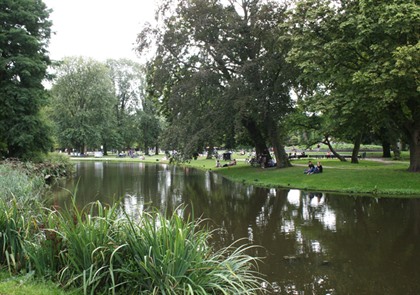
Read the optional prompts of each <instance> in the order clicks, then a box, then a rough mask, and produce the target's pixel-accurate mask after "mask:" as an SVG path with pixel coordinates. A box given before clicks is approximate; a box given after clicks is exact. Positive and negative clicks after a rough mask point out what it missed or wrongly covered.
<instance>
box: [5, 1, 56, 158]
mask: <svg viewBox="0 0 420 295" xmlns="http://www.w3.org/2000/svg"><path fill="white" fill-rule="evenodd" d="M48 17H49V10H48V9H47V7H46V6H45V4H44V3H43V2H42V1H41V0H2V1H1V2H0V23H1V27H0V152H1V153H3V154H4V155H5V156H7V157H21V158H31V157H33V156H35V155H36V154H37V153H38V152H47V151H48V150H49V149H50V148H51V140H50V138H49V129H48V128H47V126H46V124H45V122H44V120H43V119H42V118H41V116H40V113H39V112H40V109H41V108H42V106H43V105H44V104H45V103H46V101H47V93H46V90H45V89H44V87H43V85H42V81H43V80H44V79H45V78H46V73H47V72H46V71H47V67H48V65H49V64H50V60H49V57H48V51H47V45H48V40H49V39H50V34H51V31H50V28H51V22H50V21H49V20H48Z"/></svg>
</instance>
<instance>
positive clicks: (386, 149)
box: [382, 141, 391, 158]
mask: <svg viewBox="0 0 420 295" xmlns="http://www.w3.org/2000/svg"><path fill="white" fill-rule="evenodd" d="M382 158H391V144H390V143H389V142H387V141H383V142H382Z"/></svg>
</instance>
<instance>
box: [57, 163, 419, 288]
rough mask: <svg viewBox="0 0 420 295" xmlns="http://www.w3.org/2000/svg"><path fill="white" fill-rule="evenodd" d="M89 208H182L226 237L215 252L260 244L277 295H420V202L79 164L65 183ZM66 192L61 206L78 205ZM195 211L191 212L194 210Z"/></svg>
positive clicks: (217, 240) (218, 237)
mask: <svg viewBox="0 0 420 295" xmlns="http://www.w3.org/2000/svg"><path fill="white" fill-rule="evenodd" d="M76 185H77V202H78V204H79V205H81V206H82V205H84V204H87V203H89V202H92V201H95V200H98V199H99V200H100V201H101V202H103V203H112V202H114V201H115V200H117V199H119V198H121V197H122V198H123V199H122V200H123V201H122V204H123V206H124V207H125V209H126V211H127V212H129V213H130V214H134V215H136V214H140V212H141V211H142V210H147V209H148V208H152V207H154V208H158V210H160V211H161V212H166V213H169V214H170V213H171V212H173V211H174V210H180V207H179V206H180V205H182V204H185V205H188V207H187V208H190V211H191V208H193V211H194V216H196V217H203V218H208V219H209V220H211V224H212V225H213V227H214V228H217V229H218V230H217V231H216V232H215V234H214V240H213V241H212V243H214V246H215V247H222V246H227V245H230V244H231V243H232V242H233V241H236V240H238V239H245V241H246V242H248V243H252V244H255V245H261V246H262V247H261V248H257V249H255V253H253V254H254V255H256V256H259V257H265V258H264V259H263V262H262V263H261V264H260V269H259V271H260V272H261V273H262V274H264V276H265V278H266V279H267V281H269V282H270V283H271V287H270V290H271V293H273V294H381V295H383V294H418V292H419V290H420V252H419V249H420V199H385V198H370V197H354V196H342V195H334V194H331V193H323V192H304V191H299V190H293V189H290V190H289V189H288V190H283V189H263V188H258V187H254V186H245V185H242V184H239V183H233V182H230V181H228V180H226V179H225V178H223V177H221V176H219V175H217V174H215V173H212V172H202V171H198V170H195V169H192V168H180V167H176V166H170V165H164V164H143V163H112V162H79V163H77V176H76V177H75V178H74V179H71V180H67V181H65V182H63V183H61V184H60V186H61V187H65V188H67V189H68V190H69V191H74V188H75V187H76ZM68 195H69V193H68V192H66V190H63V189H61V188H57V193H56V199H57V200H59V202H65V200H66V199H67V200H68V199H69V197H68ZM186 211H188V210H186Z"/></svg>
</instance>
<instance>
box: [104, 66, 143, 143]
mask: <svg viewBox="0 0 420 295" xmlns="http://www.w3.org/2000/svg"><path fill="white" fill-rule="evenodd" d="M106 64H107V66H108V67H109V69H110V77H111V80H112V82H113V84H114V91H115V96H116V98H117V101H116V104H115V108H114V111H115V118H116V126H113V129H115V130H116V131H117V133H118V135H119V139H120V143H119V144H118V145H117V146H116V148H118V149H125V148H130V147H132V146H133V145H134V144H135V139H136V136H137V135H136V133H137V131H138V130H137V129H136V126H135V120H136V119H135V117H136V114H137V112H138V111H139V110H140V109H141V101H142V99H144V96H145V82H144V80H145V79H144V77H145V71H144V69H143V67H142V66H141V65H140V64H138V63H136V62H134V61H132V60H129V59H118V60H111V59H110V60H107V62H106Z"/></svg>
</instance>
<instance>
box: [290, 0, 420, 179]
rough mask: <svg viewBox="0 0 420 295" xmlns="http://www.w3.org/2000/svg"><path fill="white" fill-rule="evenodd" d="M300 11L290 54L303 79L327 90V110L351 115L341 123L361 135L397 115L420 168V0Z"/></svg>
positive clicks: (323, 4) (318, 5)
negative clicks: (419, 71)
mask: <svg viewBox="0 0 420 295" xmlns="http://www.w3.org/2000/svg"><path fill="white" fill-rule="evenodd" d="M294 17H295V18H294V23H295V27H294V31H293V35H294V46H295V47H294V50H293V51H292V53H291V58H292V59H293V60H294V61H296V62H297V63H298V64H299V66H300V67H301V69H302V73H303V74H302V75H301V77H300V78H301V81H305V82H307V85H311V86H313V88H312V90H317V89H322V91H323V94H324V95H319V96H318V99H317V101H316V104H318V105H319V106H321V109H320V110H321V111H324V112H327V111H331V112H333V113H335V114H341V115H342V116H340V119H342V118H344V117H345V116H347V120H346V122H347V125H343V127H342V128H348V130H352V132H353V134H354V135H355V136H358V135H359V134H361V133H362V132H363V130H364V129H366V128H367V127H369V128H372V129H373V130H380V129H381V128H382V127H384V126H385V121H391V122H392V123H393V125H395V126H398V127H399V128H400V130H401V132H402V133H403V134H405V137H406V140H407V142H408V143H409V145H410V167H409V171H412V172H418V171H420V136H419V134H420V96H419V88H418V87H419V86H418V85H419V75H418V69H419V68H420V53H419V52H420V51H419V48H420V43H419V35H420V33H419V32H420V7H419V6H418V5H417V4H416V1H406V0H404V1H402V0H384V1H373V0H363V1H362V0H350V1H348V0H346V1H344V0H342V1H333V0H304V1H297V6H296V10H295V16H294ZM349 126H350V127H349ZM349 128H350V129H349Z"/></svg>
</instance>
